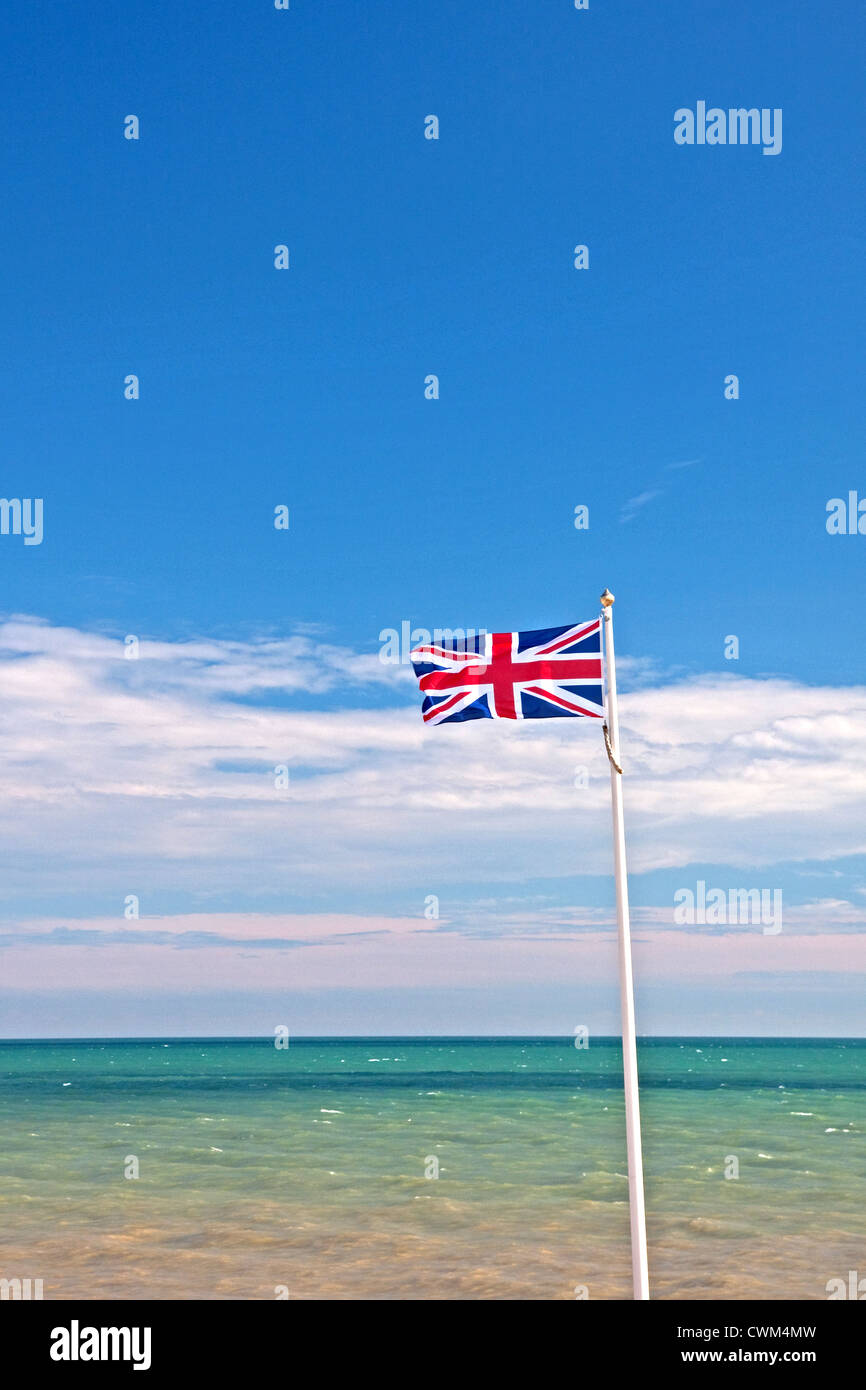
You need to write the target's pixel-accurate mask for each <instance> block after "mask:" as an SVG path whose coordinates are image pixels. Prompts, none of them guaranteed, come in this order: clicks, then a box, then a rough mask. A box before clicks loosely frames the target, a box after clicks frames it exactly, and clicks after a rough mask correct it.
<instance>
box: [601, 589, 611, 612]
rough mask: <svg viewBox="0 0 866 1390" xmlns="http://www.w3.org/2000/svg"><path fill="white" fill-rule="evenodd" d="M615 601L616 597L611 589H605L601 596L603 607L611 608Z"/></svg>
mask: <svg viewBox="0 0 866 1390" xmlns="http://www.w3.org/2000/svg"><path fill="white" fill-rule="evenodd" d="M613 601H614V597H613V594H612V593H611V592H610V589H605V591H604V593H603V594H602V596H601V602H602V607H604V608H610V605H611V604H612V603H613Z"/></svg>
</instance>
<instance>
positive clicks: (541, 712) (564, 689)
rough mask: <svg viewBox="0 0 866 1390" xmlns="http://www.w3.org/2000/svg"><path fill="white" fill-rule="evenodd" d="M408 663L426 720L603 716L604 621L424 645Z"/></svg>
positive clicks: (480, 634)
mask: <svg viewBox="0 0 866 1390" xmlns="http://www.w3.org/2000/svg"><path fill="white" fill-rule="evenodd" d="M409 660H410V661H411V662H412V665H413V667H414V669H415V674H416V676H417V677H418V684H419V686H420V688H421V693H422V695H423V696H424V701H423V704H422V706H421V716H422V718H423V719H424V721H425V723H427V724H457V723H460V722H462V721H463V720H464V719H555V718H567V719H603V718H604V694H603V686H602V668H601V620H600V619H599V618H595V619H594V620H593V621H592V622H591V623H577V624H576V625H575V626H574V627H543V628H537V629H536V630H534V631H532V632H492V633H491V632H487V633H479V635H478V636H477V637H466V638H462V639H460V640H458V641H455V642H449V643H443V644H442V645H438V646H437V645H429V646H419V647H415V648H414V650H413V651H411V652H410V653H409Z"/></svg>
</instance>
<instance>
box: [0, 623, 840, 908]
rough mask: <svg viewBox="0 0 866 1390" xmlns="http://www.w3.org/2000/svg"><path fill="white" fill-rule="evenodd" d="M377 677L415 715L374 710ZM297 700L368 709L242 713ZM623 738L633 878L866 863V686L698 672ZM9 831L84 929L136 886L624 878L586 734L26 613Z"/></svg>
mask: <svg viewBox="0 0 866 1390" xmlns="http://www.w3.org/2000/svg"><path fill="white" fill-rule="evenodd" d="M372 684H375V686H376V687H377V688H380V693H379V694H378V696H377V702H378V703H379V704H380V705H381V701H382V694H383V692H384V693H386V694H387V691H388V689H389V685H390V688H391V690H392V694H391V696H390V698H391V700H392V702H393V708H369V696H368V695H365V693H364V691H365V689H370V688H371V687H372ZM277 690H280V691H283V690H288V691H290V692H291V691H298V692H301V691H302V692H303V694H304V696H305V703H306V697H307V696H309V695H310V694H311V693H313V694H316V693H322V692H325V691H327V692H329V697H330V699H331V701H333V700H334V699H335V698H339V699H341V700H342V701H343V702H344V705H348V704H350V703H352V704H355V705H356V706H357V708H346V707H344V708H330V709H320V710H316V711H310V710H296V709H292V708H291V707H280V708H273V707H270V706H267V705H265V704H262V703H258V704H256V705H252V704H249V703H241V702H239V701H238V700H236V699H233V698H232V697H235V696H242V695H248V694H249V693H250V692H258V693H259V695H261V694H262V692H267V691H277ZM621 721H622V724H623V747H624V752H623V758H624V766H625V774H626V780H625V797H626V816H627V823H628V833H629V852H630V868H631V870H632V872H634V873H641V872H645V871H647V870H650V869H655V868H659V867H665V866H683V867H684V866H687V865H688V864H690V863H729V864H735V865H740V866H742V868H743V870H744V872H745V871H747V870H751V869H759V868H761V867H762V866H767V865H772V864H775V863H778V862H780V861H783V860H784V861H792V862H796V861H803V860H824V861H827V862H830V861H832V860H834V859H837V858H840V857H842V856H846V855H854V854H857V853H860V852H862V851H863V849H864V846H866V830H864V828H863V827H864V825H866V814H864V813H866V690H864V689H863V688H861V687H843V688H817V687H809V686H804V685H800V684H798V683H796V682H793V681H785V680H779V679H766V680H752V679H746V678H743V677H737V676H734V675H730V674H727V673H726V674H725V675H720V676H705V677H700V678H689V679H683V680H679V681H675V682H672V683H668V684H666V685H655V686H644V687H639V688H637V689H634V690H633V691H632V692H631V693H625V694H623V696H622V698H621ZM278 764H286V765H287V766H288V767H289V768H290V770H291V785H290V788H289V790H288V792H285V793H280V792H278V791H277V790H276V789H275V787H274V773H273V769H274V768H275V766H276V765H278ZM578 765H585V766H586V767H587V768H588V770H589V774H590V777H589V786H588V787H586V788H584V789H576V788H575V786H574V774H575V769H576V767H577V766H578ZM0 832H2V835H3V838H4V844H5V847H6V862H7V865H8V867H7V870H6V872H5V874H4V884H3V887H4V891H5V893H6V895H7V900H9V899H10V898H15V899H16V900H17V901H18V902H19V903H23V904H25V905H26V901H27V897H28V895H30V896H32V895H33V894H34V892H36V891H38V892H49V893H54V894H58V893H62V894H63V895H65V901H68V910H69V911H70V912H73V913H75V911H76V903H78V902H84V900H85V899H87V900H88V901H89V902H92V901H93V899H94V897H97V896H99V895H100V894H105V895H107V896H113V897H114V898H116V896H117V883H118V881H119V876H120V878H122V879H123V882H124V883H125V884H126V885H127V886H126V887H125V889H124V891H128V892H133V891H136V892H137V891H147V892H150V893H154V892H157V891H160V892H163V893H166V894H171V893H184V894H186V895H190V894H192V895H196V896H197V900H200V901H204V902H206V901H208V900H213V899H215V898H219V899H220V901H221V903H222V905H227V904H228V903H229V902H230V900H231V899H232V895H237V894H240V895H243V896H244V899H245V900H247V901H248V900H249V899H250V898H254V897H255V896H256V894H263V895H268V894H280V895H284V896H285V898H286V900H287V902H288V901H291V900H292V897H293V895H295V894H299V893H306V894H311V893H312V894H317V895H319V896H320V898H321V901H322V905H323V907H324V906H327V907H329V908H330V907H334V908H336V909H339V908H340V907H342V906H344V905H345V904H344V902H343V901H342V897H341V895H344V894H346V893H350V892H356V891H359V892H368V891H370V890H373V889H375V890H376V891H385V890H387V889H400V890H401V891H405V892H406V893H407V894H409V895H410V897H411V901H413V902H414V901H415V899H417V898H419V897H420V898H423V896H424V895H425V894H426V893H428V892H441V893H443V894H445V895H446V896H447V894H449V893H451V894H459V896H461V897H465V896H466V891H468V890H467V889H466V885H470V884H472V883H473V882H485V883H490V882H493V881H499V882H503V883H507V882H509V881H511V882H520V881H522V880H525V879H527V878H538V879H543V878H545V877H551V878H555V877H557V876H561V877H567V876H572V875H574V874H576V873H598V874H602V875H608V874H609V873H610V853H611V851H610V832H609V790H608V766H607V761H606V758H605V755H604V751H603V745H602V740H601V731H600V729H599V728H598V726H597V725H595V724H591V723H589V722H586V723H583V722H581V723H575V722H571V721H568V722H566V721H560V720H554V721H549V722H546V721H538V722H532V723H527V724H525V725H522V724H517V725H512V724H493V723H490V722H489V721H486V720H485V721H479V722H477V723H474V724H467V725H462V726H445V727H443V728H434V729H430V728H425V727H424V726H423V725H422V724H421V721H420V718H419V715H418V708H417V696H416V695H415V694H414V693H413V691H412V688H411V685H409V683H408V680H407V673H406V672H405V670H401V669H400V668H395V667H388V666H382V665H381V663H379V662H378V660H377V658H376V657H375V656H370V657H368V656H358V655H357V654H355V653H353V652H350V651H346V650H343V649H341V648H339V647H336V646H333V645H328V644H321V643H319V642H317V641H316V640H315V639H314V638H311V637H307V636H304V637H295V638H288V639H285V640H282V641H273V640H270V639H268V640H263V641H258V642H257V641H249V642H238V641H232V642H223V641H199V642H179V643H169V642H159V643H147V642H145V643H143V644H142V647H141V657H140V659H139V660H138V661H127V660H125V659H124V656H123V644H122V642H120V641H117V640H112V639H109V638H107V637H104V636H100V635H96V634H92V633H86V632H78V631H76V630H74V629H58V628H52V627H50V626H48V625H46V624H43V623H40V622H38V621H36V620H33V619H28V618H17V619H15V620H14V621H10V622H8V623H6V624H4V625H3V626H2V627H0ZM460 885H463V886H462V887H461V886H460ZM87 910H89V909H87Z"/></svg>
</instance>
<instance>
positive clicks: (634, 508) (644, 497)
mask: <svg viewBox="0 0 866 1390" xmlns="http://www.w3.org/2000/svg"><path fill="white" fill-rule="evenodd" d="M700 462H701V459H699V458H698V459H682V460H681V461H680V462H677V463H668V464H665V467H664V470H663V473H674V472H678V471H680V470H681V469H683V468H692V467H693V466H694V465H695V464H696V463H700ZM669 487H670V483H669V482H667V481H666V480H665V478H664V476H662V477H661V478H660V479H659V480H658V481H657V482H656V483H654V484H653V485H652V486H651V487H649V488H647V489H646V490H645V491H644V492H639V493H638V494H637V496H636V497H630V498H629V500H628V501H627V502H626V503H625V505H624V506H623V508H622V511H621V512H620V515H619V519H620V522H621V523H622V522H624V521H632V520H633V519H634V518H635V517H636V516H637V514H638V512H639V511H641V510H642V509H643V508H644V507H645V506H647V504H648V503H649V502H654V501H655V499H656V498H657V497H661V496H662V495H663V494H664V493H666V492H667V491H668V489H669Z"/></svg>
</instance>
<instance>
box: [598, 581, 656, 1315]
mask: <svg viewBox="0 0 866 1390" xmlns="http://www.w3.org/2000/svg"><path fill="white" fill-rule="evenodd" d="M613 601H614V597H613V594H612V593H611V592H610V590H609V589H605V591H604V593H603V594H602V596H601V602H602V609H603V612H602V617H603V623H602V627H603V630H604V653H605V676H606V683H607V718H608V733H609V737H610V742H609V744H608V758H609V759H610V789H611V806H612V809H613V864H614V878H615V881H616V920H617V927H618V935H619V988H620V1000H621V1007H622V1062H623V1073H624V1077H625V1134H626V1146H627V1148H628V1200H629V1215H630V1218H631V1267H632V1275H633V1278H634V1296H635V1298H636V1299H648V1298H649V1270H648V1267H647V1248H646V1217H645V1213H644V1195H643V1157H642V1154H641V1142H640V1099H639V1094H638V1079H637V1044H636V1039H635V1027H634V982H633V979H632V969H631V929H630V926H629V915H628V874H627V870H626V861H625V821H624V820H623V814H622V772H621V769H620V766H618V765H619V764H620V762H621V759H620V749H619V718H618V715H617V708H616V665H615V662H614V654H613V621H612V617H611V611H610V610H611V605H612V603H613Z"/></svg>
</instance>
